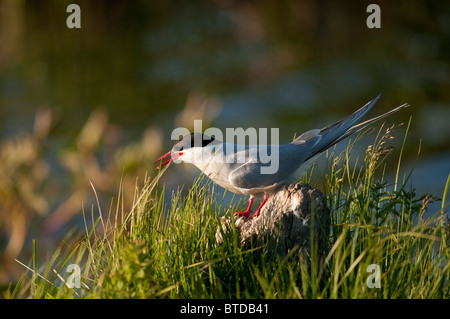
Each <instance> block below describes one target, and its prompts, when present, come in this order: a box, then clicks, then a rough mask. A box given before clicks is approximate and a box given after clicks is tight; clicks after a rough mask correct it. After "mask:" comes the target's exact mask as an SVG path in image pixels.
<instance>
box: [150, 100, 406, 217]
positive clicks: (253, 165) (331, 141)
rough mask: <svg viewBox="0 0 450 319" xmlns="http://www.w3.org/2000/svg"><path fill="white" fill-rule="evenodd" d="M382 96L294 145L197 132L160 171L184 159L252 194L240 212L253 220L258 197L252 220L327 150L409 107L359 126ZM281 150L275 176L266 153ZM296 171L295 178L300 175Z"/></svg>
mask: <svg viewBox="0 0 450 319" xmlns="http://www.w3.org/2000/svg"><path fill="white" fill-rule="evenodd" d="M380 96H381V94H379V95H378V96H377V97H375V98H374V99H373V100H371V101H369V102H368V103H367V104H366V105H364V106H363V107H362V108H360V109H359V110H357V111H356V112H354V113H353V114H351V115H349V116H347V117H346V118H344V119H342V120H340V121H338V122H336V123H333V124H331V125H328V126H326V127H324V128H322V129H313V130H309V131H307V132H305V133H303V134H302V135H300V136H299V137H297V138H296V139H295V140H294V141H292V142H291V143H289V144H284V145H245V146H244V145H235V144H229V143H224V142H222V141H220V140H218V139H216V138H214V137H211V136H208V135H205V134H202V133H192V134H189V135H185V136H184V137H182V138H181V139H180V140H179V141H178V142H177V143H175V145H174V146H173V148H172V150H170V151H169V152H167V153H166V154H164V155H163V156H161V157H160V158H158V159H157V160H156V162H155V163H157V162H160V161H161V160H163V159H165V158H169V159H167V160H166V161H164V162H163V163H161V164H160V165H159V166H158V167H156V169H158V168H160V167H162V166H164V165H166V164H168V163H170V162H171V161H175V160H179V161H181V162H185V163H191V164H194V165H195V166H197V167H198V168H199V169H200V170H201V171H202V172H203V173H204V174H205V175H206V176H208V177H209V178H210V179H212V181H213V182H214V183H216V184H218V185H220V186H222V187H223V188H225V189H227V190H230V191H232V192H234V193H238V194H244V195H250V200H249V205H248V208H247V209H246V210H244V211H240V212H236V213H235V214H237V215H239V216H243V217H245V218H249V216H250V214H251V213H252V210H251V208H252V204H253V200H254V198H255V197H259V196H261V195H264V199H263V201H262V203H261V205H260V206H259V207H258V209H257V210H256V212H255V213H254V214H253V215H252V216H251V218H254V217H257V216H259V214H260V212H261V208H262V207H263V206H264V204H265V203H266V201H267V199H268V197H269V195H271V194H273V193H275V192H276V191H277V190H278V189H279V188H280V187H281V186H282V185H283V184H286V183H289V182H291V178H292V177H293V176H294V175H295V176H298V175H299V174H298V172H299V171H300V172H301V173H304V172H306V171H307V170H308V169H309V168H310V167H311V166H312V164H313V163H314V162H315V161H316V160H317V157H318V156H319V155H320V154H322V153H323V152H324V151H325V150H327V149H328V148H330V147H331V146H333V145H335V144H336V143H338V142H340V141H341V140H343V139H345V138H346V137H348V136H350V135H351V134H353V133H356V132H359V131H361V130H363V129H365V128H367V127H368V126H369V125H371V124H373V123H374V122H376V121H378V120H380V119H383V118H385V117H387V116H389V115H391V114H393V113H395V112H397V111H399V110H401V109H403V108H405V107H407V106H408V104H403V105H401V106H399V107H397V108H394V109H392V110H391V111H389V112H386V113H384V114H382V115H379V116H377V117H374V118H372V119H370V120H367V121H365V122H362V123H359V124H358V122H359V121H360V120H361V118H362V117H363V116H364V115H365V114H366V113H367V112H368V111H369V110H370V109H371V108H372V107H373V106H374V105H375V104H376V103H377V101H378V99H379V98H380ZM263 149H264V152H266V154H267V152H278V160H279V165H278V169H277V170H276V171H275V172H272V173H270V174H267V173H262V168H263V167H265V166H267V164H266V163H263V162H262V161H261V160H260V158H261V152H262V150H263ZM239 159H244V160H239ZM294 173H295V174H294Z"/></svg>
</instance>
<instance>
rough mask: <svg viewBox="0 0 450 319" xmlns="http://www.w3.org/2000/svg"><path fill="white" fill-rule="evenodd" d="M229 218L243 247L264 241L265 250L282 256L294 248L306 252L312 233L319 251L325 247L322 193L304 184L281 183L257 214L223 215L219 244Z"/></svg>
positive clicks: (327, 220) (325, 210)
mask: <svg viewBox="0 0 450 319" xmlns="http://www.w3.org/2000/svg"><path fill="white" fill-rule="evenodd" d="M232 220H233V221H234V223H235V226H236V228H237V230H238V231H239V234H240V238H241V244H242V246H243V248H244V249H250V248H255V247H260V246H262V245H263V244H264V243H265V242H266V241H268V249H269V253H276V254H278V255H280V256H281V257H285V256H286V255H287V254H288V252H289V251H290V250H291V249H293V248H294V247H300V248H301V249H303V250H306V251H308V252H309V251H310V248H311V238H312V236H311V235H312V233H313V234H314V235H313V236H314V240H316V243H317V244H318V245H319V252H323V251H324V250H325V249H326V242H327V239H328V235H329V226H330V214H329V209H328V207H327V206H326V198H325V196H324V195H323V194H322V192H320V191H319V190H317V189H314V188H311V187H310V186H309V185H307V184H304V183H297V184H291V185H285V186H283V187H282V188H281V189H280V190H279V191H278V192H277V193H276V194H274V195H272V196H270V197H269V199H268V200H267V202H266V204H265V205H264V207H263V208H262V210H261V214H260V216H259V217H256V218H254V219H245V218H243V217H236V216H233V217H227V218H225V217H223V223H222V230H220V229H219V230H218V231H217V233H216V240H217V242H218V243H219V244H220V243H221V242H222V241H223V234H224V233H225V232H226V231H227V230H229V229H230V228H231V227H232V225H231V222H232ZM312 221H314V222H313V223H312ZM311 226H312V227H313V229H312V231H313V232H311ZM258 251H259V252H260V251H261V250H255V253H256V254H258Z"/></svg>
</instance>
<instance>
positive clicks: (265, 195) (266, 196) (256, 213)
mask: <svg viewBox="0 0 450 319" xmlns="http://www.w3.org/2000/svg"><path fill="white" fill-rule="evenodd" d="M268 198H269V196H268V195H267V194H264V200H263V202H262V203H261V205H260V206H259V207H258V209H257V210H256V212H255V214H254V215H253V216H252V218H255V217H258V216H259V213H260V212H261V208H262V207H263V206H264V204H265V203H266V202H267V199H268Z"/></svg>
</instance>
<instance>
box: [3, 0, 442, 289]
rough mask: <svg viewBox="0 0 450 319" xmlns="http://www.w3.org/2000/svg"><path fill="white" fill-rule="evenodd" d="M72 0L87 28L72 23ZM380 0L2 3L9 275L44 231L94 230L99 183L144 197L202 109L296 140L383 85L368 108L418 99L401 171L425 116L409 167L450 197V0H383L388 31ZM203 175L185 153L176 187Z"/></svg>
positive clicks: (425, 185)
mask: <svg viewBox="0 0 450 319" xmlns="http://www.w3.org/2000/svg"><path fill="white" fill-rule="evenodd" d="M72 2H73V3H77V4H79V5H80V7H81V29H69V28H67V26H66V19H67V17H68V15H69V13H67V12H66V8H67V6H68V5H69V4H70V3H72ZM369 3H370V2H367V1H352V2H350V1H347V2H344V1H333V2H331V1H312V0H307V1H288V0H282V1H232V0H211V1H189V2H181V1H106V0H96V1H88V0H85V1H75V0H73V1H64V0H58V1H56V0H55V1H37V0H35V1H31V0H0V286H3V287H5V286H6V285H8V283H10V282H15V281H16V280H17V279H18V278H19V276H20V275H21V273H22V272H23V271H24V268H23V267H22V266H20V265H19V264H18V263H17V262H15V261H14V259H18V260H21V261H23V262H24V263H28V262H29V260H30V253H31V242H32V239H35V240H36V244H37V248H38V256H40V258H42V260H43V262H45V260H46V258H47V259H49V258H50V256H51V254H52V252H53V251H54V249H55V247H56V245H57V244H58V243H60V241H61V239H62V238H64V236H65V235H66V234H67V232H69V231H70V230H72V229H74V227H75V229H78V228H79V229H80V231H84V226H83V224H82V223H80V221H82V220H83V219H82V211H83V210H84V211H85V212H86V214H87V215H90V214H91V211H92V212H93V213H94V214H97V216H98V206H97V200H96V197H95V192H96V193H97V195H98V198H99V202H100V207H101V209H102V211H103V214H107V213H108V211H110V210H112V209H113V210H115V208H116V205H117V198H118V196H119V194H120V196H121V200H122V201H121V204H120V205H121V207H123V210H124V211H126V210H127V208H128V209H129V207H130V206H131V205H132V202H133V199H134V196H135V189H136V188H139V187H141V186H142V184H143V182H144V179H145V177H146V176H155V171H154V169H153V168H154V166H153V165H152V163H153V161H154V160H155V159H156V158H157V157H159V156H160V155H162V154H163V153H165V152H167V151H168V150H169V149H170V147H171V145H172V143H173V141H171V140H170V134H171V132H172V130H173V129H174V128H175V127H178V126H183V127H187V128H189V129H192V127H193V120H194V119H202V120H203V125H204V126H203V128H204V129H205V128H207V127H208V126H215V127H218V128H220V129H223V130H225V128H227V127H233V128H235V127H243V128H248V127H255V128H271V127H278V128H280V142H282V143H285V142H289V141H291V140H292V138H293V136H294V134H297V135H298V134H300V133H302V132H304V131H306V130H309V129H313V128H321V127H323V126H325V125H328V124H330V123H331V122H333V121H336V120H338V119H340V118H342V117H344V116H346V115H348V114H350V113H351V112H353V111H354V110H356V109H357V108H359V107H361V106H362V105H364V104H365V103H366V102H368V101H369V100H370V99H372V98H373V97H375V96H376V95H377V94H378V93H380V92H382V93H383V97H382V99H381V100H380V101H379V103H378V104H377V105H376V106H375V108H374V109H373V110H372V111H371V112H370V115H369V116H371V115H373V116H375V115H378V114H380V113H382V112H386V111H388V110H389V109H391V108H393V107H396V106H398V105H400V104H403V103H409V104H410V105H411V106H410V107H409V108H408V109H406V110H404V111H402V112H400V113H397V114H395V115H394V116H392V117H390V118H389V119H388V120H387V123H386V128H387V127H388V126H390V125H392V124H397V125H398V124H400V123H404V125H403V126H400V127H398V128H397V129H396V130H395V131H394V136H396V139H395V140H393V141H391V145H392V146H394V147H395V149H394V152H393V153H392V156H390V157H389V158H388V161H389V162H388V163H389V164H388V170H389V171H388V172H387V177H388V179H391V180H392V176H393V175H394V174H395V170H396V167H397V160H398V156H399V150H400V147H401V145H402V142H403V137H404V134H405V128H406V124H407V123H408V121H409V119H410V117H411V116H412V119H411V127H410V131H409V133H408V137H407V140H406V148H405V150H404V153H403V162H402V163H403V166H402V175H401V176H403V175H404V174H406V175H407V174H408V173H409V172H410V170H411V169H412V168H414V171H413V175H412V177H411V179H410V184H411V187H412V188H414V189H415V190H416V193H418V194H425V193H431V194H433V195H435V196H437V197H442V193H443V190H444V186H445V181H446V179H447V177H448V174H449V173H450V125H449V123H450V99H449V97H450V77H449V73H450V72H449V71H450V64H449V56H450V10H449V9H450V2H449V1H418V0H417V1H415V0H413V1H377V2H376V3H378V4H379V5H380V8H381V28H380V29H369V28H368V27H367V26H366V19H367V17H368V16H369V13H367V12H366V9H367V6H368V4H369ZM380 125H381V123H380V124H379V125H378V126H377V127H379V126H380ZM373 139H374V136H369V137H368V138H367V139H366V140H364V143H362V146H361V148H362V150H364V149H365V147H367V145H368V144H370V142H371V141H373ZM344 144H345V143H344ZM344 146H345V145H344ZM341 147H342V146H341ZM419 149H420V154H419V155H418V152H419ZM197 175H198V171H196V169H195V168H193V167H189V166H188V165H184V166H182V165H172V167H171V168H170V169H169V170H168V171H167V172H166V174H165V175H164V178H163V181H164V183H165V184H166V189H167V193H168V194H169V195H170V193H171V192H172V191H173V190H176V189H177V187H178V186H180V185H183V184H186V185H187V186H188V185H190V184H191V183H192V181H193V178H194V177H195V176H197ZM317 183H318V185H320V181H319V182H317ZM187 186H185V187H184V190H187ZM94 189H95V192H94ZM440 205H441V203H440V202H439V201H437V202H436V203H434V206H430V210H431V211H432V212H436V211H438V210H439V207H440ZM121 209H122V208H121ZM41 262H42V261H41Z"/></svg>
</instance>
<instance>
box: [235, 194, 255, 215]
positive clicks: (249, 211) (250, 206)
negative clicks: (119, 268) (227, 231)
mask: <svg viewBox="0 0 450 319" xmlns="http://www.w3.org/2000/svg"><path fill="white" fill-rule="evenodd" d="M252 204H253V196H252V197H250V200H249V202H248V208H247V209H246V210H244V211H242V212H235V213H234V214H235V215H238V216H239V217H240V216H244V217H245V218H248V217H249V216H250V213H252Z"/></svg>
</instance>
